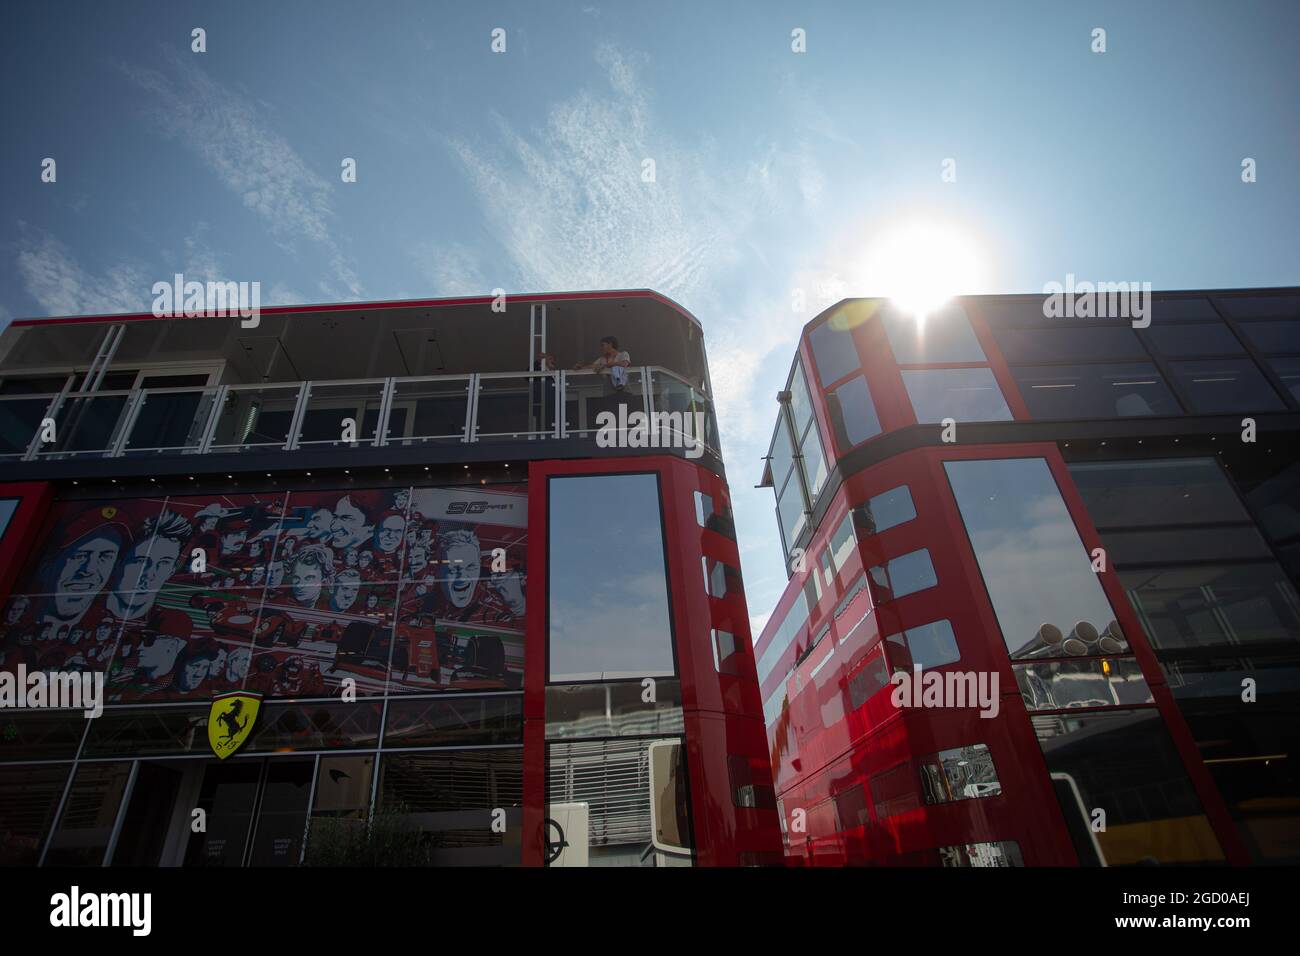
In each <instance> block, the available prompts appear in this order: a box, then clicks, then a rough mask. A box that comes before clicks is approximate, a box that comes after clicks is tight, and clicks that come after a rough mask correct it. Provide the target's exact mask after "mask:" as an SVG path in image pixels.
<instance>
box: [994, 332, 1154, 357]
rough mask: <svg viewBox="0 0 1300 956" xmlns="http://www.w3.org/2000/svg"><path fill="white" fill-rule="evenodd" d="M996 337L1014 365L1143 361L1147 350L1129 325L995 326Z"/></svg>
mask: <svg viewBox="0 0 1300 956" xmlns="http://www.w3.org/2000/svg"><path fill="white" fill-rule="evenodd" d="M993 338H994V339H995V340H996V341H997V343H998V348H999V349H1001V350H1002V356H1003V358H1005V359H1006V360H1007V362H1008V364H1011V365H1017V364H1020V363H1021V362H1026V363H1030V362H1059V361H1061V359H1063V358H1069V359H1073V360H1074V361H1077V362H1088V361H1093V360H1108V361H1113V362H1125V361H1129V362H1132V361H1137V362H1140V361H1143V360H1145V359H1146V358H1147V352H1146V350H1145V349H1144V348H1142V343H1141V342H1139V341H1138V337H1137V335H1136V333H1134V331H1133V329H1132V328H1129V327H1127V326H1114V325H1098V326H1091V327H1089V326H1085V327H1082V328H1064V329H1059V328H1058V329H1052V328H1048V329H994V331H993Z"/></svg>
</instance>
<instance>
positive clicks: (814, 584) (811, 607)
mask: <svg viewBox="0 0 1300 956" xmlns="http://www.w3.org/2000/svg"><path fill="white" fill-rule="evenodd" d="M824 555H825V552H823V556H824ZM803 598H804V600H805V601H807V602H808V614H809V616H811V615H812V614H813V612H814V611H816V610H817V603H818V602H819V601H820V600H821V599H822V580H821V575H819V574H818V573H817V572H816V570H814V571H813V572H812V573H811V574H809V575H808V579H807V580H806V581H804V583H803Z"/></svg>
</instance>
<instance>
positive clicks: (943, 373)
mask: <svg viewBox="0 0 1300 956" xmlns="http://www.w3.org/2000/svg"><path fill="white" fill-rule="evenodd" d="M903 385H904V386H906V388H907V395H908V398H910V399H911V400H912V408H913V409H914V410H915V411H916V420H917V421H918V422H921V423H923V424H926V423H928V424H934V423H937V422H941V421H943V420H944V419H945V418H951V419H953V420H954V421H959V422H1005V421H1010V420H1011V410H1010V409H1009V408H1007V403H1006V401H1005V400H1004V399H1003V398H1002V390H1001V389H999V388H998V383H997V379H995V378H994V377H993V372H992V371H991V370H989V369H987V368H945V369H911V370H907V371H904V372H903Z"/></svg>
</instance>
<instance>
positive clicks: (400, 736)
mask: <svg viewBox="0 0 1300 956" xmlns="http://www.w3.org/2000/svg"><path fill="white" fill-rule="evenodd" d="M523 742H524V723H523V698H522V697H519V696H517V695H501V696H492V697H461V696H459V695H457V697H456V699H455V700H443V699H434V700H428V699H423V700H402V699H400V698H394V699H392V700H390V701H389V703H388V716H387V717H386V718H385V720H384V746H386V747H449V746H456V747H464V746H469V745H473V744H520V743H523Z"/></svg>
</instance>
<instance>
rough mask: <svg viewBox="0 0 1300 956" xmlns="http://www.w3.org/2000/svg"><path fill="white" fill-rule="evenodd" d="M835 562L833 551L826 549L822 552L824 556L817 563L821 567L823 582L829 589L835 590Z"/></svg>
mask: <svg viewBox="0 0 1300 956" xmlns="http://www.w3.org/2000/svg"><path fill="white" fill-rule="evenodd" d="M833 561H834V559H833V558H832V557H831V549H830V548H826V549H825V550H823V551H822V556H821V558H820V559H819V560H818V562H817V563H818V564H819V565H821V577H822V581H823V582H824V583H825V585H826V587H828V588H834V586H835V565H834V563H833Z"/></svg>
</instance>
